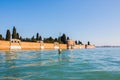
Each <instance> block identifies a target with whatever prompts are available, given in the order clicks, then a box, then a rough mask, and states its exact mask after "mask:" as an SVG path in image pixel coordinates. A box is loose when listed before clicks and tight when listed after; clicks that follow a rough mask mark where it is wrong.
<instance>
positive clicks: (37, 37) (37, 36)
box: [36, 33, 39, 41]
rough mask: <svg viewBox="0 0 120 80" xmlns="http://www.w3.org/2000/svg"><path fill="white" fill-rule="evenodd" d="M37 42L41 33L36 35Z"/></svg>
mask: <svg viewBox="0 0 120 80" xmlns="http://www.w3.org/2000/svg"><path fill="white" fill-rule="evenodd" d="M36 40H37V41H38V40H39V33H37V34H36Z"/></svg>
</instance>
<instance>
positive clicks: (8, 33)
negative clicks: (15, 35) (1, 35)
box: [6, 30, 11, 41]
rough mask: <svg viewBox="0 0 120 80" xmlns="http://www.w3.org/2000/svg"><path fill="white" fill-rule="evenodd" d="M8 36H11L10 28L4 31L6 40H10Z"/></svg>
mask: <svg viewBox="0 0 120 80" xmlns="http://www.w3.org/2000/svg"><path fill="white" fill-rule="evenodd" d="M10 38H11V34H10V30H7V32H6V40H7V41H10Z"/></svg>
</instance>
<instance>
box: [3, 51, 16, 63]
mask: <svg viewBox="0 0 120 80" xmlns="http://www.w3.org/2000/svg"><path fill="white" fill-rule="evenodd" d="M16 58H17V52H16V51H6V52H5V60H6V61H10V60H13V59H16Z"/></svg>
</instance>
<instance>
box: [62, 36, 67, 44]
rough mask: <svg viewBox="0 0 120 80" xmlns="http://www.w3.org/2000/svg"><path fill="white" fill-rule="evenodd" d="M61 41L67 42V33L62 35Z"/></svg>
mask: <svg viewBox="0 0 120 80" xmlns="http://www.w3.org/2000/svg"><path fill="white" fill-rule="evenodd" d="M61 41H62V42H63V43H64V44H66V42H67V39H66V35H65V34H63V35H62V37H61Z"/></svg>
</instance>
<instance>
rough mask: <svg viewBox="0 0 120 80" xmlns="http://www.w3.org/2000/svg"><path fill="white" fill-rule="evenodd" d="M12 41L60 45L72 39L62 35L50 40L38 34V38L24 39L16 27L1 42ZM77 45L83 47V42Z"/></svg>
mask: <svg viewBox="0 0 120 80" xmlns="http://www.w3.org/2000/svg"><path fill="white" fill-rule="evenodd" d="M11 39H19V40H21V41H25V42H40V41H43V42H45V43H54V42H59V43H63V44H66V43H67V40H70V38H69V37H68V36H66V34H64V33H63V34H62V35H60V36H58V37H57V38H52V37H51V36H50V37H48V38H42V36H41V35H40V34H39V33H36V36H34V35H33V36H32V37H31V38H27V37H26V38H23V37H22V36H20V34H19V33H18V32H17V30H16V27H15V26H14V27H13V29H12V33H11V32H10V30H9V29H7V31H6V36H5V38H4V37H3V36H2V34H0V40H6V41H10V40H11ZM75 44H81V45H83V43H82V42H81V41H77V40H76V41H75ZM87 44H88V45H90V42H89V41H88V43H87Z"/></svg>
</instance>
